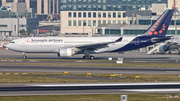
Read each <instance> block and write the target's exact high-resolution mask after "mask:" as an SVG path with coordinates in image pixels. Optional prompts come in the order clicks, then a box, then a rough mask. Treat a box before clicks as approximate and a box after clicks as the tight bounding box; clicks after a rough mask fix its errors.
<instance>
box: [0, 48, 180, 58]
mask: <svg viewBox="0 0 180 101" xmlns="http://www.w3.org/2000/svg"><path fill="white" fill-rule="evenodd" d="M93 55H94V56H95V60H102V59H103V60H107V59H108V58H109V57H111V58H113V59H114V60H117V58H124V60H152V61H156V60H159V61H161V60H180V56H179V55H177V54H157V55H147V54H146V53H139V52H125V54H118V53H102V54H93ZM26 56H27V57H28V59H75V60H79V59H82V57H83V54H81V55H75V56H72V57H67V58H59V57H58V56H57V54H53V53H34V54H32V53H26ZM0 58H6V59H7V58H13V59H21V58H22V53H19V52H14V51H11V50H6V49H1V50H0Z"/></svg>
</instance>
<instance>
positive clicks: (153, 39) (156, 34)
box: [6, 9, 174, 59]
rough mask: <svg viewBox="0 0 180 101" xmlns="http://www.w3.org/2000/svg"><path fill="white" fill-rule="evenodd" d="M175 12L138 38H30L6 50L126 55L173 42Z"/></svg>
mask: <svg viewBox="0 0 180 101" xmlns="http://www.w3.org/2000/svg"><path fill="white" fill-rule="evenodd" d="M173 12H174V9H169V10H166V11H165V12H164V13H163V14H162V15H161V16H160V17H159V18H158V19H157V21H156V22H155V23H154V24H152V25H151V26H150V27H149V28H148V29H147V30H146V31H145V32H144V33H142V34H140V35H138V36H135V37H120V38H119V37H29V38H21V39H16V40H13V41H11V42H10V43H9V44H7V45H6V47H7V48H8V49H10V50H13V51H17V52H23V58H27V57H26V56H25V53H57V54H58V56H59V57H69V56H73V55H76V54H85V55H84V56H83V58H84V59H87V58H89V59H94V56H92V55H90V54H97V53H103V52H123V51H129V50H134V49H138V48H142V47H146V46H149V45H152V44H155V43H158V42H162V41H165V40H168V39H170V37H166V32H167V30H168V27H169V24H170V21H171V18H172V15H173Z"/></svg>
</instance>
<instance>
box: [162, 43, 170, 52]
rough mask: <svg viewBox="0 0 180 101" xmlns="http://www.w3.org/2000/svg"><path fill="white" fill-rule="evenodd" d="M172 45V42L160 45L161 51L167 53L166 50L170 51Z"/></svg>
mask: <svg viewBox="0 0 180 101" xmlns="http://www.w3.org/2000/svg"><path fill="white" fill-rule="evenodd" d="M170 46H171V43H166V44H164V45H161V46H159V52H160V53H165V52H167V51H169V49H170Z"/></svg>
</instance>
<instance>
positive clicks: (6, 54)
mask: <svg viewBox="0 0 180 101" xmlns="http://www.w3.org/2000/svg"><path fill="white" fill-rule="evenodd" d="M26 55H27V57H28V59H32V60H33V59H61V58H59V57H57V54H41V53H38V54H26ZM82 56H83V55H76V56H73V57H70V58H63V59H74V60H81V59H82ZM94 56H95V57H96V58H95V60H107V59H108V58H109V57H112V58H113V60H117V58H119V57H120V58H124V60H133V61H136V62H137V61H141V62H144V61H146V60H147V61H152V62H155V63H159V62H162V61H163V62H162V63H175V62H176V61H177V60H178V61H179V60H180V59H179V57H180V56H179V55H174V54H173V55H169V54H165V55H146V53H137V52H126V53H125V54H117V53H103V54H95V55H94ZM21 57H22V54H21V53H18V52H13V51H10V50H4V49H3V50H0V58H1V59H8V58H10V59H21ZM1 62H2V63H6V62H7V63H14V62H17V61H1ZM1 62H0V63H1ZM36 62H37V61H30V63H36ZM22 63H27V61H22ZM28 63H29V62H28ZM38 63H43V62H38ZM48 63H53V62H48ZM54 63H57V62H54ZM59 63H61V62H59ZM62 63H63V62H62ZM66 63H68V62H66ZM69 63H72V62H69ZM73 63H75V62H73ZM0 71H1V72H55V73H62V72H64V71H68V72H69V73H109V74H115V73H124V74H173V75H175V74H177V75H179V74H180V69H179V68H150V67H148V68H145V67H97V66H95V67H90V66H85V67H81V66H32V65H31V66H30V65H28V66H23V65H0ZM179 92H180V82H156V83H152V82H151V83H150V82H148V83H147V82H146V83H104V84H100V83H96V84H0V96H19V95H69V94H126V93H127V94H128V93H131V94H132V93H177V94H178V93H179Z"/></svg>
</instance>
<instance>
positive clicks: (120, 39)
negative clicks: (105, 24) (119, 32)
mask: <svg viewBox="0 0 180 101" xmlns="http://www.w3.org/2000/svg"><path fill="white" fill-rule="evenodd" d="M122 39H123V37H120V38H119V39H117V40H116V41H115V42H120V41H122Z"/></svg>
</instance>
